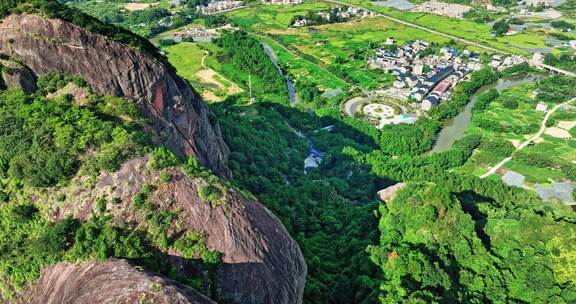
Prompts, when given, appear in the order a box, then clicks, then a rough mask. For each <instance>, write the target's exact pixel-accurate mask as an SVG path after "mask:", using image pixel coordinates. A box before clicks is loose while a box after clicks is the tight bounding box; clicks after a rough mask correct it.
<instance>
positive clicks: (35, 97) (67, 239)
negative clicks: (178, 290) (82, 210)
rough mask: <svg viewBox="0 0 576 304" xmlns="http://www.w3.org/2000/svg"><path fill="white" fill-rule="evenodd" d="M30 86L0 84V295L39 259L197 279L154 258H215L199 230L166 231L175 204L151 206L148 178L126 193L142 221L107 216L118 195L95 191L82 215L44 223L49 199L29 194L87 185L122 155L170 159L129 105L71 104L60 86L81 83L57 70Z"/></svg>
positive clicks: (34, 270)
mask: <svg viewBox="0 0 576 304" xmlns="http://www.w3.org/2000/svg"><path fill="white" fill-rule="evenodd" d="M37 84H38V89H37V91H36V92H34V93H33V94H31V95H27V94H25V93H23V92H22V91H21V90H20V89H10V90H4V91H0V126H2V127H1V128H0V129H1V130H0V240H2V242H0V261H1V262H0V298H3V299H7V298H11V297H13V296H14V295H15V292H16V291H19V290H21V289H22V288H23V287H24V286H25V285H26V284H27V283H32V282H33V281H34V280H35V279H36V278H37V277H38V275H39V273H40V271H41V270H42V268H44V267H46V266H48V265H51V264H54V263H57V262H60V261H71V262H78V261H83V260H87V259H107V258H111V257H115V258H124V259H129V260H131V261H134V262H135V263H136V264H137V265H141V266H144V267H145V268H146V269H149V270H152V271H159V272H163V273H165V274H167V275H169V276H172V277H174V278H177V279H181V280H182V281H184V282H186V283H188V284H192V285H195V286H196V287H198V286H201V285H200V283H199V280H197V278H191V277H187V278H183V279H182V278H180V277H178V275H177V272H172V269H171V266H170V265H166V264H163V263H161V261H160V252H162V251H165V250H168V249H169V248H171V247H173V248H174V249H175V250H177V251H178V252H181V254H182V255H184V256H186V257H187V258H196V257H199V258H200V259H201V260H203V261H204V262H206V263H209V264H217V263H218V261H219V259H220V255H219V253H218V252H215V251H212V250H209V249H208V248H207V247H206V245H205V243H204V242H205V238H204V236H202V235H201V234H199V233H196V232H194V231H188V233H187V234H185V235H183V236H181V237H179V238H177V237H176V236H174V235H172V234H170V233H169V231H168V227H169V226H170V225H171V224H172V223H173V222H174V221H175V220H176V219H177V218H178V211H173V210H164V209H158V208H157V207H155V206H153V205H152V203H151V202H150V201H149V200H148V197H149V195H151V193H152V192H153V191H154V189H155V188H154V186H153V185H145V186H144V187H143V189H142V191H141V192H140V193H139V194H138V195H136V196H135V197H134V198H133V201H134V205H135V207H136V209H137V210H138V211H137V212H141V213H142V216H143V217H144V218H145V221H144V222H143V223H140V224H139V225H138V226H137V227H135V226H133V225H128V224H126V223H117V222H113V221H112V217H111V215H112V214H111V213H110V212H109V211H108V210H109V208H110V207H112V205H111V204H117V203H118V202H117V201H116V202H115V201H114V199H112V200H111V199H110V198H107V197H104V196H103V197H100V198H98V199H97V201H96V203H95V204H94V206H95V207H94V210H92V215H91V216H90V217H89V219H88V220H87V221H81V220H79V219H75V218H71V217H66V218H64V219H61V220H54V217H53V216H49V215H48V214H47V212H49V211H48V210H47V209H49V208H50V206H49V205H48V204H47V203H49V202H44V201H38V195H37V194H35V193H37V191H39V192H45V191H48V192H52V191H57V190H58V189H60V188H62V187H65V186H66V184H67V183H68V182H69V181H70V180H71V178H72V177H73V176H77V175H82V176H85V177H87V178H88V180H87V183H86V184H89V183H90V180H91V179H90V177H92V178H94V177H95V176H97V175H98V174H99V173H100V172H101V171H116V170H117V169H118V168H119V166H120V165H121V164H122V163H123V162H124V161H125V160H127V159H128V158H130V157H135V156H138V155H142V154H144V153H151V154H152V157H151V167H152V169H154V168H155V169H154V170H160V169H163V168H166V167H171V166H179V165H180V160H179V159H178V158H176V156H174V154H173V153H172V152H169V151H168V150H166V149H164V148H156V149H152V148H151V146H152V144H151V142H150V140H149V139H148V137H149V136H148V135H147V134H145V133H144V132H143V131H142V129H143V127H142V126H143V125H145V122H144V121H143V120H142V118H141V117H140V116H139V114H138V111H137V110H136V109H135V106H134V104H133V103H130V102H128V101H126V100H124V99H122V98H116V97H101V96H97V95H94V94H91V93H89V94H88V95H87V96H86V98H85V99H83V100H81V101H77V100H75V99H74V98H75V97H74V96H72V95H70V94H66V93H63V91H64V88H67V87H69V86H70V85H73V86H77V87H79V88H82V89H83V90H86V91H88V92H90V91H91V90H90V88H89V87H87V86H86V83H85V82H84V81H83V80H81V79H79V78H77V77H72V76H68V75H64V74H60V73H50V74H47V75H44V76H41V77H40V78H39V79H38V81H37ZM46 96H50V97H46ZM79 103H81V104H82V105H80V104H79ZM191 164H195V162H191ZM196 164H197V163H196ZM190 167H191V169H190V170H193V171H195V172H198V171H199V169H198V167H197V166H196V167H195V166H193V165H191V166H190ZM202 170H203V169H202ZM202 172H203V171H202ZM164 181H166V180H164ZM159 182H162V180H161V181H159ZM63 189H66V188H63ZM65 196H66V193H63V194H62V197H59V198H57V199H58V200H60V201H64V200H65V199H66V197H65Z"/></svg>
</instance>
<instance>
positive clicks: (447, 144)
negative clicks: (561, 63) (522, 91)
mask: <svg viewBox="0 0 576 304" xmlns="http://www.w3.org/2000/svg"><path fill="white" fill-rule="evenodd" d="M536 80H538V76H534V75H525V76H522V77H514V78H510V79H505V80H503V79H501V80H499V81H498V82H497V83H495V84H491V85H487V86H484V87H482V88H480V90H478V92H476V93H475V94H474V95H472V98H471V99H470V102H469V103H468V104H467V105H466V106H465V107H464V108H463V109H462V111H461V112H460V113H459V114H458V115H456V116H455V117H454V118H453V119H451V120H450V121H449V122H448V124H447V125H446V126H444V128H443V129H442V130H441V131H440V133H439V134H438V137H437V138H436V141H435V143H434V146H433V147H432V150H431V152H432V153H435V152H443V151H447V150H450V148H452V145H453V144H454V142H456V141H457V140H459V139H461V138H462V137H464V133H465V132H466V130H468V127H469V126H470V123H471V122H472V108H473V107H474V104H476V100H477V98H478V96H479V95H481V94H482V93H484V92H486V91H488V90H490V89H492V88H495V89H496V90H498V92H502V91H504V90H506V89H508V88H509V87H512V86H515V85H520V84H525V83H532V82H534V81H536Z"/></svg>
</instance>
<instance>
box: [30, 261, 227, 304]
mask: <svg viewBox="0 0 576 304" xmlns="http://www.w3.org/2000/svg"><path fill="white" fill-rule="evenodd" d="M19 302H20V303H27V304H85V303H102V304H104V303H110V304H121V303H126V304H128V303H130V304H132V303H156V304H215V303H216V302H214V301H212V300H210V299H209V298H207V297H205V296H203V295H201V294H200V293H199V292H197V291H196V290H194V289H192V288H190V287H187V286H184V285H182V284H179V283H177V282H175V281H172V280H169V279H166V278H164V277H160V276H156V275H152V274H148V273H146V272H143V271H139V270H137V269H136V268H135V267H134V266H133V265H131V264H130V263H129V262H127V261H125V260H116V259H112V260H108V261H104V262H86V263H82V264H78V265H75V264H68V263H59V264H56V265H53V266H50V267H48V268H46V269H44V270H43V271H42V274H41V276H40V278H39V279H38V280H37V281H36V282H35V283H34V285H33V286H32V287H31V288H30V289H29V290H28V291H27V292H26V293H24V295H23V296H22V298H20V299H19Z"/></svg>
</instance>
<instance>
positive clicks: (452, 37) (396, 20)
mask: <svg viewBox="0 0 576 304" xmlns="http://www.w3.org/2000/svg"><path fill="white" fill-rule="evenodd" d="M321 1H324V2H330V3H334V4H339V5H346V6H351V7H356V8H361V9H365V10H369V11H372V10H371V9H370V8H367V7H363V6H359V5H355V4H352V3H348V2H342V1H338V0H321ZM373 12H374V13H377V14H380V16H381V17H384V18H386V19H388V20H390V21H394V22H396V23H400V24H403V25H406V26H409V27H413V28H416V29H419V30H422V31H425V32H428V33H431V34H435V35H439V36H444V37H446V38H450V39H453V40H455V41H458V42H462V43H465V44H469V45H473V46H476V47H479V48H481V49H484V50H487V51H491V52H494V53H500V54H510V53H509V52H505V51H502V50H499V49H496V48H493V47H490V46H486V45H483V44H480V43H478V42H475V41H472V40H468V39H463V38H460V37H456V36H454V35H450V34H446V33H443V32H439V31H436V30H433V29H429V28H427V27H423V26H420V25H418V24H415V23H411V22H407V21H404V20H401V19H398V18H395V17H391V16H388V15H384V14H382V13H380V12H376V11H373Z"/></svg>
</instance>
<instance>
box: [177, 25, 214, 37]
mask: <svg viewBox="0 0 576 304" xmlns="http://www.w3.org/2000/svg"><path fill="white" fill-rule="evenodd" d="M172 35H173V36H175V37H180V38H181V39H186V38H193V39H198V38H211V37H215V36H218V32H217V31H216V29H207V28H205V27H203V26H194V27H185V28H183V29H181V30H179V31H177V32H175V33H173V34H172Z"/></svg>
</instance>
